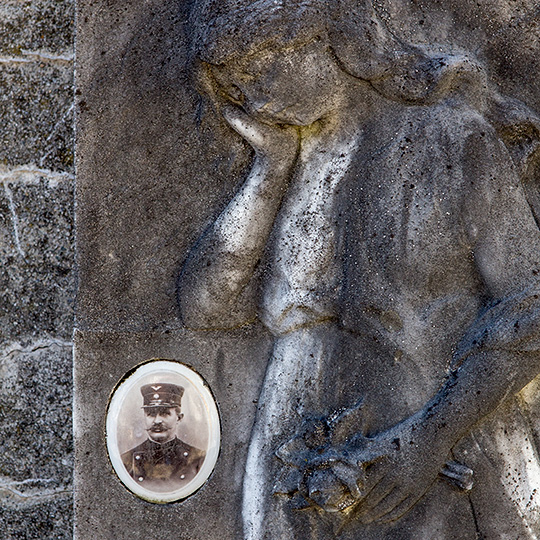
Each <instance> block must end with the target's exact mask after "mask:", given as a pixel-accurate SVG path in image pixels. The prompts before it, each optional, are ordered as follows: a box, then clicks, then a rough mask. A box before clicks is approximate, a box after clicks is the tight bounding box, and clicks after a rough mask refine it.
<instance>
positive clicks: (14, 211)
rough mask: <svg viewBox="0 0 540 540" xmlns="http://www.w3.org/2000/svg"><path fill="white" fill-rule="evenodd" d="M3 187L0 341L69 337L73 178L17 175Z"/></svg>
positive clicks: (0, 206) (0, 203)
mask: <svg viewBox="0 0 540 540" xmlns="http://www.w3.org/2000/svg"><path fill="white" fill-rule="evenodd" d="M12 178H13V179H12V180H9V179H5V180H4V183H3V185H2V186H1V189H0V252H1V253H2V258H3V261H4V264H3V265H2V267H1V269H0V283H1V287H0V299H1V300H0V321H1V330H0V340H1V341H4V342H6V341H12V340H17V339H21V338H27V337H30V336H32V337H34V338H36V337H39V336H41V335H48V336H52V337H57V338H60V339H70V338H71V328H72V324H73V295H74V271H73V215H72V211H73V203H72V196H73V187H72V181H71V180H70V179H69V178H65V177H62V176H58V177H55V178H53V179H52V180H51V178H50V177H47V175H44V174H39V173H29V174H24V173H20V174H14V175H12Z"/></svg>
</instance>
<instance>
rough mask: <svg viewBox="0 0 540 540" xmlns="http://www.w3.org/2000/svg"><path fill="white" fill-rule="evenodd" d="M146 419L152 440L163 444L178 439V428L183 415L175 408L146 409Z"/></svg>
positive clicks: (147, 429)
mask: <svg viewBox="0 0 540 540" xmlns="http://www.w3.org/2000/svg"><path fill="white" fill-rule="evenodd" d="M144 417H145V421H146V431H147V432H148V436H149V437H150V439H152V440H153V441H154V442H157V443H161V444H163V443H166V442H168V441H172V440H173V439H174V438H175V437H176V427H177V425H178V422H180V420H181V418H182V415H179V414H178V412H177V411H176V409H175V408H174V407H148V408H146V409H144Z"/></svg>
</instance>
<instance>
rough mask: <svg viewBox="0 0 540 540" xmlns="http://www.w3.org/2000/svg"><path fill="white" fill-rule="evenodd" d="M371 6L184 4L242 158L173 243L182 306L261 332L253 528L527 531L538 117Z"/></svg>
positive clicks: (539, 360) (225, 326)
mask: <svg viewBox="0 0 540 540" xmlns="http://www.w3.org/2000/svg"><path fill="white" fill-rule="evenodd" d="M377 4H378V3H375V2H373V3H372V2H370V1H367V0H356V1H353V0H343V1H335V2H334V1H332V2H328V1H322V0H296V1H288V2H273V1H265V0H259V1H253V0H251V1H249V0H241V1H237V0H235V1H233V0H206V1H204V0H201V1H198V2H194V3H193V8H192V12H191V15H190V20H189V25H190V30H189V33H190V36H191V43H190V58H191V68H192V73H193V76H194V77H193V80H194V81H195V83H196V84H197V88H198V90H199V92H200V94H201V104H200V108H201V111H202V112H203V114H204V110H213V111H215V112H217V114H219V115H220V117H221V118H222V122H223V123H225V124H227V125H228V126H229V128H230V136H231V137H233V136H237V137H240V138H242V139H243V141H244V142H245V144H246V145H248V146H249V147H250V148H251V150H252V154H253V158H252V164H251V168H250V170H249V172H248V174H247V177H246V178H245V180H242V181H241V182H240V183H239V188H238V189H237V191H236V192H235V193H234V195H233V196H232V198H231V199H230V200H229V202H228V204H226V205H224V208H223V210H222V211H221V213H219V215H218V217H217V218H216V219H215V220H214V221H213V223H211V225H210V226H209V227H208V228H207V229H206V230H205V231H204V232H203V233H202V234H201V236H200V238H199V239H198V241H197V242H196V243H195V244H194V245H193V247H192V249H191V251H190V253H189V256H188V258H187V259H186V260H185V261H184V262H183V267H182V271H181V274H180V277H179V284H178V301H179V306H180V310H181V315H182V320H183V323H184V325H185V326H186V327H187V328H189V329H194V330H209V329H211V330H222V331H224V332H226V331H228V330H230V329H234V328H238V327H240V326H242V325H249V324H251V323H253V322H255V321H259V322H261V323H262V324H263V325H264V327H265V328H266V329H267V331H268V332H269V333H271V334H272V336H273V340H274V344H273V350H272V353H271V355H270V358H269V359H268V365H267V370H266V375H265V379H264V382H263V383H262V390H261V394H260V398H259V401H258V411H257V417H256V419H255V423H254V426H253V430H252V433H251V438H250V441H249V451H248V457H247V464H246V471H245V477H244V480H243V503H242V519H243V529H244V537H245V539H246V540H263V539H272V540H276V539H278V538H279V539H280V540H285V539H293V538H294V539H306V538H312V539H318V540H323V539H325V540H326V539H328V538H334V537H339V538H351V539H352V538H355V539H356V538H363V539H366V540H370V539H373V540H380V539H383V538H387V539H395V538H437V539H438V540H442V539H451V538H452V539H454V538H455V539H457V538H459V539H462V540H468V539H474V538H478V537H481V538H486V539H497V538H520V539H524V538H530V539H533V538H537V537H538V535H540V524H539V521H538V518H539V515H538V514H539V512H540V494H539V492H538V487H539V486H540V462H539V460H538V448H537V446H536V441H535V432H534V429H533V427H531V426H532V424H533V423H534V422H532V423H531V418H530V415H529V416H528V406H529V405H530V404H531V403H533V402H534V401H535V399H536V396H535V395H534V394H535V393H534V391H533V390H531V389H532V388H533V386H529V387H528V388H527V389H526V390H525V391H522V390H523V389H524V387H525V386H526V385H528V384H529V383H530V382H531V381H533V379H535V377H536V376H537V375H538V373H539V372H540V353H539V347H540V341H539V340H540V325H539V321H540V274H539V272H540V231H539V227H538V223H539V216H540V205H539V201H540V195H539V193H540V192H539V191H538V189H537V185H536V184H535V182H537V181H538V176H537V175H538V170H539V169H538V167H539V163H540V152H539V151H538V148H539V146H538V145H539V140H540V137H539V134H540V119H539V118H538V117H537V116H536V114H535V112H534V111H533V110H531V109H530V108H529V107H528V106H527V105H525V104H524V103H523V102H521V101H518V100H517V99H516V96H507V95H504V94H503V93H501V92H500V91H499V89H497V87H496V85H495V84H494V83H493V81H492V79H491V78H490V72H489V69H488V68H487V66H486V65H485V63H484V62H482V61H481V60H479V59H478V58H476V57H475V55H474V54H473V51H470V50H465V49H463V48H461V47H460V46H459V44H456V45H455V46H450V45H445V46H444V47H443V46H438V45H437V44H429V45H426V44H425V43H424V44H420V43H414V42H412V41H407V40H406V39H405V38H404V37H400V36H398V34H397V32H396V29H395V27H392V25H391V24H390V23H391V21H390V22H389V21H388V20H387V18H386V17H385V16H384V13H382V12H381V10H380V8H379V7H378V5H377ZM234 134H236V135H234ZM239 180H240V179H239ZM533 384H534V383H533Z"/></svg>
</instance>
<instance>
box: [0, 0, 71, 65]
mask: <svg viewBox="0 0 540 540" xmlns="http://www.w3.org/2000/svg"><path fill="white" fill-rule="evenodd" d="M73 8H74V5H73V2H72V1H62V0H60V1H57V0H4V1H3V2H2V5H1V6H0V54H2V55H10V56H18V55H23V56H24V54H25V53H30V54H31V53H35V52H39V51H44V52H46V53H56V54H62V53H66V52H68V53H71V51H72V42H73V27H74V10H73Z"/></svg>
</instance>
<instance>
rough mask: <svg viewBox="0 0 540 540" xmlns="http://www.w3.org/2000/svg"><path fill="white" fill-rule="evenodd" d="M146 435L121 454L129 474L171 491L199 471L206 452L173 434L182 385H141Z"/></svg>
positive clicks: (148, 486)
mask: <svg viewBox="0 0 540 540" xmlns="http://www.w3.org/2000/svg"><path fill="white" fill-rule="evenodd" d="M141 394H142V396H143V407H142V408H143V410H144V415H145V422H146V431H147V433H148V439H147V440H146V441H144V442H143V443H142V444H140V445H138V446H136V447H135V448H132V449H131V450H129V451H127V452H124V453H123V454H122V461H123V463H124V466H125V467H126V469H127V471H128V472H129V474H130V475H131V476H132V477H133V478H134V479H135V480H136V481H137V482H138V483H140V484H141V485H143V486H145V487H146V488H148V489H153V490H156V491H163V490H165V491H173V490H175V489H178V488H180V487H182V485H184V484H186V483H187V482H189V481H190V480H192V479H193V478H195V476H196V475H197V473H198V472H199V470H200V468H201V466H202V463H203V461H204V458H205V452H204V451H203V450H200V449H198V448H195V447H193V446H190V445H189V444H187V443H185V442H184V441H182V440H181V439H179V438H178V437H177V436H176V431H177V427H178V423H179V422H180V421H181V420H182V418H183V416H184V415H183V414H182V413H181V412H180V406H181V400H182V396H183V394H184V388H182V387H181V386H178V385H176V384H171V383H155V384H145V385H144V386H142V387H141Z"/></svg>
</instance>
